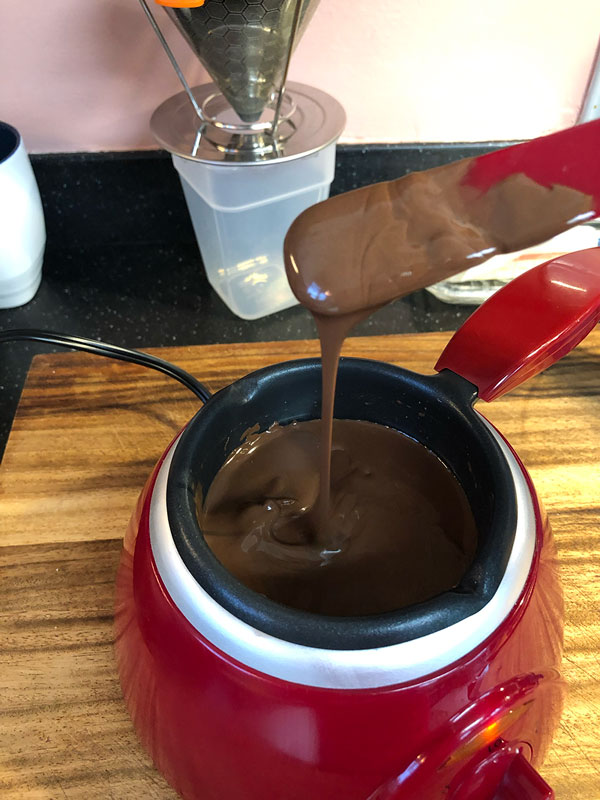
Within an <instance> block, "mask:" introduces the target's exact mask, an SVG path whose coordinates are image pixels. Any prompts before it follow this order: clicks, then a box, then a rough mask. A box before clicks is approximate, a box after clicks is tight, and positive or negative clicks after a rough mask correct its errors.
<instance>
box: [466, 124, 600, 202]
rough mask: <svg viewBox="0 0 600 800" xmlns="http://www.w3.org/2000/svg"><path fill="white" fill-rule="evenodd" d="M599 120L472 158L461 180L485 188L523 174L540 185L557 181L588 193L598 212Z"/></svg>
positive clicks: (599, 174) (599, 192)
mask: <svg viewBox="0 0 600 800" xmlns="http://www.w3.org/2000/svg"><path fill="white" fill-rule="evenodd" d="M599 148H600V119H595V120H593V121H592V122H586V123H585V124H584V125H575V126H574V127H573V128H567V129H566V130H563V131H558V133H551V134H550V135H549V136H541V137H539V138H537V139H532V140H531V141H530V142H523V144H516V145H513V146H512V147H506V148H504V149H503V150H494V152H492V153H487V154H486V155H484V156H478V157H477V158H474V159H472V166H471V168H470V170H469V172H468V173H467V176H466V178H465V180H464V182H465V183H468V184H469V185H471V186H474V187H476V188H478V189H481V190H482V191H487V190H488V189H489V188H490V187H491V186H493V185H494V184H495V183H498V181H502V180H504V179H505V178H508V177H510V176H511V175H514V174H516V173H523V174H524V175H526V176H527V177H528V178H531V179H532V180H534V181H536V183H539V184H541V185H542V186H551V185H553V184H561V185H562V186H568V187H570V188H571V189H577V191H579V192H583V193H584V194H589V195H591V196H592V197H593V198H594V199H595V201H596V205H595V210H596V215H598V214H600V158H599V157H598V154H599Z"/></svg>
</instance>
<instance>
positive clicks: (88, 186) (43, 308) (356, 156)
mask: <svg viewBox="0 0 600 800" xmlns="http://www.w3.org/2000/svg"><path fill="white" fill-rule="evenodd" d="M498 146H499V145H498V143H495V144H494V147H498ZM490 149H492V146H491V145H489V144H475V145H404V146H383V145H370V146H367V147H362V148H361V147H355V146H345V147H344V146H342V147H340V148H338V158H337V168H336V178H335V181H334V184H333V187H332V193H339V192H341V191H346V190H349V189H352V188H357V187H358V186H362V185H365V184H367V183H372V182H374V181H377V180H387V179H390V178H394V177H399V176H400V175H403V174H405V173H406V172H409V171H413V170H417V169H426V168H429V167H433V166H437V165H438V164H442V163H446V162H448V161H452V160H454V159H457V158H462V157H465V156H470V155H475V154H480V153H482V152H487V151H488V150H490ZM32 162H33V166H34V170H35V173H36V177H37V180H38V184H39V186H40V192H41V194H42V200H43V203H44V212H45V216H46V227H47V247H46V255H45V259H44V266H43V279H42V285H41V286H40V289H39V291H38V293H37V295H36V297H35V298H34V299H33V300H32V301H31V302H30V303H28V304H27V305H25V306H22V307H21V308H16V309H8V310H0V330H7V329H11V328H44V329H48V330H54V331H59V332H61V333H70V334H75V335H78V336H87V337H90V338H94V339H102V340H104V341H108V342H113V343H115V344H119V345H122V346H125V347H134V348H136V349H144V348H147V347H160V346H168V345H196V344H208V343H215V342H226V343H227V342H229V343H232V344H234V343H236V342H247V341H269V340H277V339H302V338H311V337H314V336H315V329H314V325H313V322H312V318H311V317H310V314H308V312H306V311H305V310H304V309H302V308H300V307H294V308H290V309H288V310H286V311H282V312H280V313H277V314H273V315H271V316H268V317H265V318H263V319H260V320H253V321H247V320H242V319H239V318H238V317H236V316H235V315H234V314H233V313H232V312H231V311H229V309H228V308H227V307H226V306H225V305H224V303H223V302H222V301H221V300H220V299H219V297H218V296H217V295H216V294H215V293H214V292H213V290H212V289H211V287H210V285H209V283H208V281H207V279H206V276H205V274H204V270H203V268H202V262H201V259H200V255H199V253H198V249H197V246H196V243H195V239H194V235H193V231H192V227H191V224H190V221H189V217H188V215H187V210H186V207H185V204H184V200H183V196H182V193H181V189H180V186H179V182H178V179H177V176H176V173H175V171H174V170H173V168H172V166H171V163H170V159H169V158H168V156H166V155H165V154H163V153H159V152H149V153H103V154H69V155H46V156H34V157H32ZM471 311H472V307H468V306H452V305H446V304H444V303H442V302H440V301H438V300H436V299H435V298H434V297H433V296H431V295H430V294H429V293H428V292H426V291H420V292H416V293H414V294H412V295H410V296H409V297H406V298H403V299H401V300H399V301H397V302H395V303H393V304H391V305H389V306H387V307H386V308H384V309H382V310H381V311H379V312H377V313H376V314H373V316H371V317H370V318H369V319H367V320H366V321H365V322H363V323H362V324H360V325H358V326H357V327H356V328H355V330H354V331H353V335H356V336H359V335H363V336H364V335H371V334H381V333H409V332H422V331H439V330H453V329H456V328H457V327H458V326H459V325H460V324H461V323H462V322H463V320H465V319H466V317H467V316H468V315H469V314H470V313H471ZM51 349H52V348H50V347H48V346H45V345H41V344H37V343H28V342H19V343H14V344H13V343H9V344H3V345H2V347H1V348H0V397H1V399H2V402H1V405H0V454H1V453H2V452H3V451H4V446H5V443H6V439H7V437H8V433H9V431H10V426H11V423H12V419H13V417H14V413H15V410H16V407H17V404H18V400H19V397H20V394H21V390H22V387H23V383H24V380H25V377H26V374H27V370H28V369H29V365H30V362H31V357H32V356H33V355H34V354H35V353H39V352H47V351H50V350H51ZM198 377H199V378H200V379H201V378H202V376H198Z"/></svg>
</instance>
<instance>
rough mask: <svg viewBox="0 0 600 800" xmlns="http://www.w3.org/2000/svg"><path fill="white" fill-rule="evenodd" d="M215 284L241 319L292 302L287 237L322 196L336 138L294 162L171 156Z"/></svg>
mask: <svg viewBox="0 0 600 800" xmlns="http://www.w3.org/2000/svg"><path fill="white" fill-rule="evenodd" d="M173 164H174V165H175V169H176V170H177V172H178V173H179V177H180V178H181V185H182V186H183V191H184V194H185V199H186V201H187V205H188V209H189V212H190V217H191V219H192V224H193V226H194V232H195V234H196V239H197V241H198V247H199V248H200V252H201V253H202V260H203V262H204V267H205V269H206V275H207V277H208V280H209V281H210V284H211V286H212V287H213V289H214V290H215V291H216V292H217V294H218V295H219V296H220V297H221V299H222V300H223V301H224V302H225V303H226V304H227V305H228V306H229V308H230V309H231V310H232V311H233V312H234V314H237V315H238V316H239V317H242V318H243V319H257V318H258V317H264V316H265V315H267V314H272V313H274V312H275V311H281V310H282V309H284V308H289V307H290V306H292V305H294V304H295V303H297V302H298V301H297V300H296V298H295V297H294V295H293V294H292V292H291V290H290V287H289V285H288V282H287V278H286V275H285V267H284V263H283V240H284V237H285V234H286V232H287V229H288V228H289V226H290V225H291V223H292V222H293V220H294V219H295V218H296V217H297V216H298V214H300V212H302V211H304V209H306V208H308V207H309V206H311V205H314V203H318V202H320V201H321V200H325V199H326V198H327V196H328V195H329V187H330V185H331V182H332V180H333V174H334V170H335V142H333V143H331V144H329V145H328V146H327V147H324V148H323V149H322V150H318V151H317V152H316V153H311V154H309V155H306V156H302V157H301V158H296V159H294V160H292V161H281V162H278V161H273V162H270V163H259V164H252V165H249V164H244V165H243V166H234V165H232V164H206V163H202V162H198V161H191V160H189V159H186V158H181V157H179V156H175V155H174V156H173Z"/></svg>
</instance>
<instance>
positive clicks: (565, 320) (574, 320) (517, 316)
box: [435, 247, 600, 401]
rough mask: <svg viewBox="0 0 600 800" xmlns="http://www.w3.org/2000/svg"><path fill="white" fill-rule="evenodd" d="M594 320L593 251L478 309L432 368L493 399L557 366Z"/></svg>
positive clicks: (552, 265) (518, 283)
mask: <svg viewBox="0 0 600 800" xmlns="http://www.w3.org/2000/svg"><path fill="white" fill-rule="evenodd" d="M598 320H600V247H593V248H591V249H590V250H581V251H580V252H578V253H569V254H568V255H565V256H560V257H559V258H554V259H552V260H551V261H547V262H546V263H545V264H540V266H538V267H534V268H533V269H530V270H529V271H528V272H525V273H524V274H523V275H520V276H519V277H518V278H515V280H513V281H511V282H510V283H508V284H507V285H506V286H504V287H503V288H502V289H500V290H499V291H498V292H496V294H494V295H493V296H492V297H490V298H489V300H487V301H486V302H485V303H484V304H483V305H482V306H481V307H480V308H478V309H477V310H476V311H475V312H474V313H473V314H471V316H470V317H469V319H468V320H467V321H466V322H465V323H464V325H463V326H462V327H461V328H459V330H458V331H457V332H456V333H455V334H454V336H453V337H452V339H451V340H450V341H449V342H448V345H447V346H446V349H445V350H444V352H443V353H442V355H441V356H440V358H439V359H438V362H437V364H436V365H435V368H436V370H437V371H438V372H440V371H441V370H443V369H449V370H452V372H456V373H457V374H458V375H461V376H462V377H463V378H465V379H466V380H468V381H470V382H471V383H473V384H474V385H475V386H476V387H477V389H478V394H479V397H481V398H482V399H483V400H487V401H490V400H494V399H495V398H496V397H500V396H501V395H503V394H505V393H506V392H509V391H510V390H511V389H514V388H515V386H518V385H519V384H520V383H523V381H526V380H527V379H528V378H531V377H532V376H533V375H537V373H538V372H541V371H542V370H544V369H546V367H549V366H550V365H551V364H554V362H555V361H558V360H559V359H560V358H562V357H563V356H564V355H566V354H567V353H568V352H569V351H570V350H572V349H573V348H574V347H575V346H576V345H578V344H579V342H581V340H582V339H584V338H585V336H587V334H588V333H589V332H590V331H591V330H592V328H593V327H594V326H595V325H596V323H597V322H598Z"/></svg>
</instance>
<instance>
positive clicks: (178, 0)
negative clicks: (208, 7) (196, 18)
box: [154, 0, 205, 8]
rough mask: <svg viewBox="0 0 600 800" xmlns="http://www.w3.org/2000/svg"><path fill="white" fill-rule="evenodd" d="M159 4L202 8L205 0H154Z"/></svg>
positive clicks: (173, 6) (171, 6)
mask: <svg viewBox="0 0 600 800" xmlns="http://www.w3.org/2000/svg"><path fill="white" fill-rule="evenodd" d="M154 2H155V3H157V4H158V5H159V6H169V8H200V6H203V5H204V2H205V0H154Z"/></svg>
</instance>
